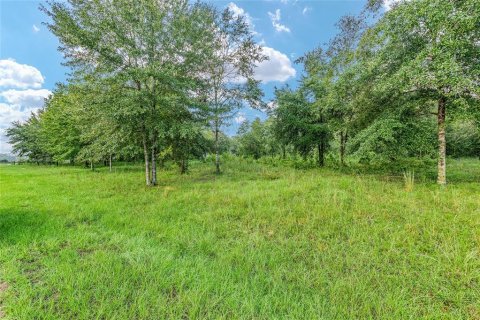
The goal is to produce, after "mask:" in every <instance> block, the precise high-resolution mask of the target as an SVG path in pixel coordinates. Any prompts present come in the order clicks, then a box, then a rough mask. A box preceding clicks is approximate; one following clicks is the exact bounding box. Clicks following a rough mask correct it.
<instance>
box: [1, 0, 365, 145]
mask: <svg viewBox="0 0 480 320" xmlns="http://www.w3.org/2000/svg"><path fill="white" fill-rule="evenodd" d="M365 2H366V0H349V1H346V0H330V1H323V0H317V1H300V0H297V1H296V0H279V1H274V0H270V1H212V2H211V3H213V4H214V5H215V6H217V7H219V8H225V7H227V6H230V8H231V9H232V10H233V11H234V12H237V13H238V14H243V15H245V16H246V17H247V19H248V20H249V21H250V24H251V28H252V29H253V30H254V32H255V33H256V35H255V37H256V39H257V41H258V42H259V43H261V44H262V45H263V46H264V47H265V53H266V54H267V55H268V56H269V57H270V61H268V62H267V63H265V64H264V65H262V66H259V68H258V70H257V78H258V79H259V80H262V88H263V89H264V92H265V98H266V100H267V101H268V100H270V99H272V98H273V89H274V87H275V86H277V87H280V86H283V85H285V84H289V85H291V86H295V85H296V83H297V81H298V79H299V78H300V75H301V66H298V65H295V64H294V63H293V61H294V60H295V59H296V58H298V57H299V56H301V55H303V54H304V53H305V52H306V51H308V50H311V49H313V48H315V47H317V46H319V45H322V44H324V43H326V42H328V41H329V39H330V38H332V37H333V36H334V35H335V33H336V29H335V23H336V21H338V19H339V18H340V17H341V16H343V15H346V14H357V13H359V12H360V11H361V10H362V8H363V6H364V4H365ZM40 3H41V1H21V0H17V1H9V0H2V1H1V2H0V153H5V152H6V153H8V152H9V151H10V149H11V148H10V146H9V145H8V144H7V143H6V139H5V137H4V136H3V133H4V130H5V128H7V127H8V125H9V123H11V121H14V120H24V119H25V118H27V117H28V115H29V114H30V112H32V111H34V110H37V109H38V108H39V107H41V106H42V103H43V98H44V97H45V96H47V95H48V94H49V93H50V92H51V91H53V90H54V88H55V84H56V83H58V82H64V81H65V79H66V73H68V69H67V68H66V67H64V66H62V61H63V59H62V55H61V54H60V53H59V52H58V51H57V47H58V45H59V44H58V41H57V39H56V38H55V37H54V36H53V35H52V34H51V33H50V32H49V31H48V30H47V29H46V27H45V26H44V25H43V24H42V22H45V21H46V19H47V17H46V16H45V14H44V13H42V12H41V11H40V10H39V5H40ZM257 116H260V117H261V118H265V115H264V114H262V113H261V112H259V111H255V110H251V109H249V108H245V109H243V110H240V112H239V113H238V115H237V117H236V118H235V119H233V120H232V125H231V126H230V127H229V128H226V131H227V132H228V133H229V134H233V133H235V131H236V128H237V127H238V123H239V122H241V121H243V120H244V119H249V120H252V119H254V118H255V117H257Z"/></svg>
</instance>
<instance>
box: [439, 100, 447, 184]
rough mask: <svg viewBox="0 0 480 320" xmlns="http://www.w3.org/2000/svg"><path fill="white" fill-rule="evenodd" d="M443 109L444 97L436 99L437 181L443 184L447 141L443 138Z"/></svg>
mask: <svg viewBox="0 0 480 320" xmlns="http://www.w3.org/2000/svg"><path fill="white" fill-rule="evenodd" d="M445 109H446V99H445V97H442V98H440V100H438V113H437V119H438V173H437V183H438V184H439V185H445V184H446V183H447V174H446V172H447V164H446V147H447V141H446V139H445Z"/></svg>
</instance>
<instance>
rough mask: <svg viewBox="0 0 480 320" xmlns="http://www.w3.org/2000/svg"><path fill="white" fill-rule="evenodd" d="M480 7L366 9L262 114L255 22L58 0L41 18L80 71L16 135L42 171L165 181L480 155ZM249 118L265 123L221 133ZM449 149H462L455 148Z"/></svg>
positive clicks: (184, 4) (149, 0)
mask: <svg viewBox="0 0 480 320" xmlns="http://www.w3.org/2000/svg"><path fill="white" fill-rule="evenodd" d="M477 5H478V3H477V1H476V0H456V1H453V0H452V1H450V0H447V1H445V0H412V1H399V2H398V3H397V4H396V5H395V6H394V7H393V8H392V9H391V10H389V11H387V12H383V11H384V10H383V9H382V1H381V0H369V1H367V4H366V6H365V8H364V10H363V11H362V12H361V13H360V14H359V15H356V16H345V17H342V18H341V19H340V20H339V21H338V23H337V27H338V33H337V35H336V36H335V37H334V38H333V39H332V40H331V41H330V42H329V43H328V44H325V45H322V46H319V47H317V48H315V49H314V50H312V51H310V52H307V53H305V54H304V55H303V56H302V57H301V58H299V59H297V60H296V61H295V62H296V63H298V64H301V65H303V69H304V72H303V75H302V77H301V79H300V81H299V83H298V86H297V87H296V88H291V87H288V86H284V87H281V88H276V89H275V99H274V101H272V102H271V103H268V104H267V103H265V102H264V98H263V92H262V90H261V89H260V87H259V82H258V81H257V80H255V77H254V68H255V66H256V65H257V64H258V63H260V62H262V61H264V60H265V59H267V57H266V56H265V55H264V54H263V52H262V47H261V46H260V45H259V44H258V43H256V42H255V41H254V36H253V33H252V31H251V30H250V27H249V25H248V23H247V22H246V21H245V18H244V17H242V16H239V15H235V14H234V13H233V12H231V11H230V10H228V9H225V10H223V11H219V10H218V9H215V8H214V7H213V6H210V5H207V4H204V3H200V2H198V3H193V4H192V3H189V2H188V1H181V0H162V1H157V0H142V1H138V2H132V1H130V0H118V1H94V2H91V1H78V0H77V1H73V0H72V1H69V2H68V3H64V2H57V1H52V2H49V3H47V4H46V5H44V6H42V7H41V9H42V10H43V11H44V12H45V13H46V14H47V15H48V16H49V17H50V19H51V22H50V23H49V24H48V27H49V29H50V30H51V32H52V33H53V34H55V35H56V36H57V37H58V39H59V40H60V43H61V47H60V50H61V52H62V53H63V54H64V56H65V60H66V62H67V65H68V66H70V68H71V70H72V73H71V75H70V79H69V81H68V83H67V84H63V85H59V86H58V88H57V89H56V90H55V92H54V94H53V95H52V96H51V97H50V98H49V99H48V100H47V101H46V105H45V107H44V109H42V110H41V111H40V112H38V113H36V114H32V115H31V117H30V118H29V119H28V120H27V121H26V122H24V123H20V122H16V123H13V125H12V127H11V128H9V129H8V131H7V135H8V136H9V138H10V142H11V143H12V145H13V150H14V152H16V153H17V154H20V155H25V156H28V157H29V158H30V159H31V160H32V161H65V160H69V161H70V162H72V163H74V162H75V161H87V162H88V163H90V164H91V165H92V166H93V163H94V162H96V161H102V160H104V161H109V162H111V161H112V157H114V158H115V159H132V158H134V159H138V158H139V157H142V158H143V162H144V167H145V182H146V184H147V185H155V184H156V183H157V178H156V170H157V165H158V164H159V163H160V164H161V163H162V161H164V160H166V159H170V160H174V161H175V162H176V163H178V165H179V167H180V170H181V171H182V172H185V171H186V170H187V168H188V167H187V166H188V160H189V159H191V158H192V157H204V156H205V155H206V154H214V155H215V170H216V172H217V173H220V171H221V168H220V155H221V153H222V152H233V153H236V154H238V155H243V156H252V157H254V158H260V157H262V156H266V155H280V156H283V157H285V156H286V154H289V153H294V154H298V155H300V156H302V157H303V158H304V159H307V158H309V157H316V159H317V160H316V161H317V162H318V165H320V166H323V165H324V164H325V161H326V160H325V157H326V155H327V154H332V155H335V156H334V157H335V159H337V162H338V164H339V165H345V164H346V160H347V158H348V159H350V160H351V161H360V162H366V163H374V162H377V163H378V162H380V163H384V162H395V161H398V160H399V159H403V158H411V157H416V158H436V159H437V161H438V165H437V168H438V170H437V171H438V174H437V176H438V177H437V181H438V183H439V184H442V185H443V184H445V183H446V155H447V152H448V153H449V154H451V155H454V156H474V155H475V156H479V155H480V133H479V127H480V125H479V124H480V89H479V88H480V12H479V10H478V8H477ZM245 106H250V107H253V108H257V109H260V110H266V112H267V114H268V119H267V120H266V121H264V122H262V121H260V120H259V119H257V120H255V121H253V122H252V123H250V122H248V121H247V122H244V123H243V124H242V125H241V126H240V128H239V131H238V134H237V136H236V137H234V138H229V137H227V136H225V134H224V133H223V132H222V129H223V128H224V127H225V126H226V125H228V124H229V122H230V120H231V119H232V117H233V116H234V115H235V112H236V111H237V110H238V109H239V108H241V107H245ZM447 141H451V142H450V144H447Z"/></svg>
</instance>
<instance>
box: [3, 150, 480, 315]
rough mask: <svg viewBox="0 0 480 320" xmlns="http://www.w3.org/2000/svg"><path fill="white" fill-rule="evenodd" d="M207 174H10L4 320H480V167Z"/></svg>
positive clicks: (202, 168)
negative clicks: (408, 183)
mask: <svg viewBox="0 0 480 320" xmlns="http://www.w3.org/2000/svg"><path fill="white" fill-rule="evenodd" d="M232 161H233V160H232ZM466 168H468V170H467V169H466ZM191 170H192V172H191V173H190V174H188V175H184V176H180V175H178V173H177V172H176V171H173V170H167V171H160V172H159V177H158V178H159V184H160V185H159V186H158V187H155V188H148V187H145V186H144V185H143V184H144V181H143V178H142V174H143V172H142V170H141V168H140V167H138V168H134V167H121V168H116V172H112V173H110V172H108V171H107V170H106V169H105V168H101V169H100V170H97V171H95V172H91V171H89V170H86V169H83V168H72V167H59V168H57V167H45V166H39V167H37V166H30V165H22V166H6V165H2V166H0V188H1V189H0V192H1V198H0V305H1V309H0V310H1V311H0V318H2V317H3V318H5V319H34V318H35V319H163V318H175V319H177V318H178V319H199V318H209V319H218V318H220V319H236V318H243V319H271V318H276V319H284V318H289V319H292V318H295V319H312V318H316V319H364V318H383V319H387V318H388V319H409V318H410V319H416V318H427V319H468V318H470V319H480V161H478V160H476V159H472V160H462V161H449V174H450V177H452V183H451V184H450V185H448V186H447V187H446V188H441V187H438V186H437V185H435V184H434V183H432V182H430V181H427V182H421V183H417V184H416V185H415V187H414V189H413V191H412V192H407V191H405V188H404V186H403V182H402V181H401V179H398V180H396V181H395V179H393V181H392V179H385V178H383V177H379V176H373V175H371V176H355V175H352V174H341V173H338V172H335V171H332V170H329V169H321V170H320V169H310V170H294V169H291V168H286V167H272V166H267V165H260V164H257V163H253V162H247V161H235V163H226V164H225V173H224V174H223V175H221V176H218V177H217V176H215V175H213V174H212V166H211V164H208V165H207V164H201V163H196V164H194V165H192V168H191Z"/></svg>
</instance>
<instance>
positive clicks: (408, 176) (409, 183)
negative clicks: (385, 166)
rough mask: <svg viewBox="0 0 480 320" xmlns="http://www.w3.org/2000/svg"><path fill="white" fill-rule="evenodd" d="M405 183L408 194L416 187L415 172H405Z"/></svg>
mask: <svg viewBox="0 0 480 320" xmlns="http://www.w3.org/2000/svg"><path fill="white" fill-rule="evenodd" d="M403 181H404V183H405V190H406V191H408V192H410V191H412V190H413V187H414V185H415V171H414V170H405V171H404V172H403Z"/></svg>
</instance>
